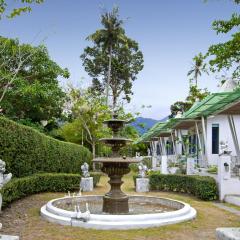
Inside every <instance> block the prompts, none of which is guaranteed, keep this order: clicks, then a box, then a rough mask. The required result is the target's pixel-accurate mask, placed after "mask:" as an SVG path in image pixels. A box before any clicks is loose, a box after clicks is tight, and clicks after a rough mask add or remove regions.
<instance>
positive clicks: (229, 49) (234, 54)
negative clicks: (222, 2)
mask: <svg viewBox="0 0 240 240" xmlns="http://www.w3.org/2000/svg"><path fill="white" fill-rule="evenodd" d="M235 2H236V3H237V4H239V3H240V2H239V1H235ZM212 27H213V30H215V31H216V33H217V34H228V33H230V32H231V31H232V32H233V33H232V34H231V38H230V39H229V40H228V41H226V42H224V43H219V44H214V45H212V46H210V47H209V49H208V52H207V54H206V56H205V57H206V58H208V57H209V64H210V69H211V71H212V72H219V71H221V70H227V71H231V72H232V77H233V78H235V79H239V77H240V31H239V29H240V14H239V13H234V14H232V16H231V18H230V19H229V20H216V21H214V22H213V23H212Z"/></svg>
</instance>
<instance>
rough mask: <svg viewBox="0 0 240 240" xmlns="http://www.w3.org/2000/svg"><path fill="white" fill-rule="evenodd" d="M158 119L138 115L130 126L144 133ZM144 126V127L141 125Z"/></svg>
mask: <svg viewBox="0 0 240 240" xmlns="http://www.w3.org/2000/svg"><path fill="white" fill-rule="evenodd" d="M158 121H159V120H156V119H152V118H143V117H138V118H136V120H135V121H134V122H132V123H131V126H133V127H135V128H136V129H137V131H138V132H139V134H140V135H142V134H144V133H145V132H147V131H148V129H150V128H151V127H152V126H153V125H154V124H156V123H157V122H158ZM141 126H144V127H141Z"/></svg>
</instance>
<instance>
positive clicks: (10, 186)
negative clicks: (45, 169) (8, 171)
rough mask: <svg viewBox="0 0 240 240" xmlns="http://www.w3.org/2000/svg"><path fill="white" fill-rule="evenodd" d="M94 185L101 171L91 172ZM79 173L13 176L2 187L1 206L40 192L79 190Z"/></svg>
mask: <svg viewBox="0 0 240 240" xmlns="http://www.w3.org/2000/svg"><path fill="white" fill-rule="evenodd" d="M90 175H91V176H92V177H93V182H94V187H95V186H96V185H97V183H98V182H99V180H100V177H101V173H93V174H92V173H91V174H90ZM80 178H81V175H80V174H66V173H42V174H34V175H32V176H28V177H23V178H14V179H12V180H11V181H10V182H9V183H7V184H6V185H5V186H4V187H3V188H2V189H1V193H2V196H3V206H4V207H6V206H7V205H8V204H10V203H11V202H13V201H15V200H18V199H21V198H23V197H26V196H29V195H31V194H35V193H40V192H67V191H73V190H77V191H79V183H80Z"/></svg>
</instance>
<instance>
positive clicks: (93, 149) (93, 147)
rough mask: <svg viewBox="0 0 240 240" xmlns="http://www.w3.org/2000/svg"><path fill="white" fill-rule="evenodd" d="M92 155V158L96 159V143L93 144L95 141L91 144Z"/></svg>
mask: <svg viewBox="0 0 240 240" xmlns="http://www.w3.org/2000/svg"><path fill="white" fill-rule="evenodd" d="M92 155H93V158H95V157H96V143H95V141H93V143H92Z"/></svg>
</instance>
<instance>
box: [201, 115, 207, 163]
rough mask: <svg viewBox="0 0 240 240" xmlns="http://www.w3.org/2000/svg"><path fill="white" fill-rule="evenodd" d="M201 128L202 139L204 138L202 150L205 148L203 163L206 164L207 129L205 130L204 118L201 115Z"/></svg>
mask: <svg viewBox="0 0 240 240" xmlns="http://www.w3.org/2000/svg"><path fill="white" fill-rule="evenodd" d="M202 130H203V140H204V144H203V146H204V150H205V165H206V166H207V165H208V159H207V131H206V125H205V119H204V117H203V116H202Z"/></svg>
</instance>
